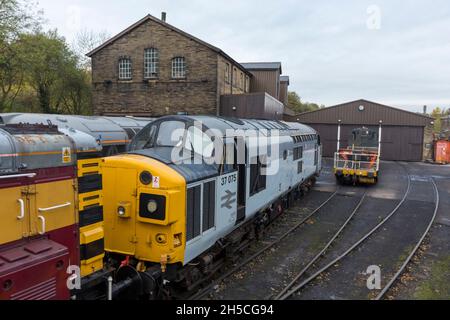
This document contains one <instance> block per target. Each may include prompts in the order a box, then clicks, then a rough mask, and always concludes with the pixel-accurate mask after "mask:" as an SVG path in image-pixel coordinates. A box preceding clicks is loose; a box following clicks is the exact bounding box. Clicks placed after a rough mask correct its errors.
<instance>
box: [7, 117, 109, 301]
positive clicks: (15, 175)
mask: <svg viewBox="0 0 450 320" xmlns="http://www.w3.org/2000/svg"><path fill="white" fill-rule="evenodd" d="M101 150H102V147H101V145H100V144H99V143H98V141H96V139H95V138H93V137H92V136H90V135H88V134H85V133H83V132H80V131H77V130H75V129H58V128H57V127H56V126H54V125H29V124H9V125H1V126H0V202H1V204H2V209H1V212H0V219H1V232H0V300H4V299H12V300H34V299H36V300H43V299H69V297H70V292H69V289H68V287H67V284H66V281H67V277H68V274H67V268H69V267H70V266H73V265H74V266H77V267H78V268H81V274H83V276H87V275H89V274H91V273H94V272H95V271H98V270H100V269H102V268H103V257H104V251H103V248H102V247H101V244H102V241H103V225H102V220H103V218H102V192H101V188H102V182H101V175H100V161H101ZM78 214H79V215H78ZM99 249H101V250H99ZM80 277H81V275H80Z"/></svg>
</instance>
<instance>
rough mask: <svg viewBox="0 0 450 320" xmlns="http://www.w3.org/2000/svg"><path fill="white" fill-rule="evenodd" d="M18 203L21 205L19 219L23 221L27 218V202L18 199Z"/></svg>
mask: <svg viewBox="0 0 450 320" xmlns="http://www.w3.org/2000/svg"><path fill="white" fill-rule="evenodd" d="M17 202H19V204H20V215H19V216H17V219H18V220H22V219H23V218H25V202H24V201H23V200H22V199H17Z"/></svg>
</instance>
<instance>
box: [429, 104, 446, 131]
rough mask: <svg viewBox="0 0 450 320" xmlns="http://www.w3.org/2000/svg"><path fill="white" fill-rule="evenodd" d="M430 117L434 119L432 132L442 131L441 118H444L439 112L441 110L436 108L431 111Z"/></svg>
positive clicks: (441, 112)
mask: <svg viewBox="0 0 450 320" xmlns="http://www.w3.org/2000/svg"><path fill="white" fill-rule="evenodd" d="M431 116H432V117H433V118H434V132H435V133H440V132H441V131H442V120H441V118H442V117H443V116H444V112H443V111H442V110H441V108H439V107H436V108H434V109H433V112H432V113H431Z"/></svg>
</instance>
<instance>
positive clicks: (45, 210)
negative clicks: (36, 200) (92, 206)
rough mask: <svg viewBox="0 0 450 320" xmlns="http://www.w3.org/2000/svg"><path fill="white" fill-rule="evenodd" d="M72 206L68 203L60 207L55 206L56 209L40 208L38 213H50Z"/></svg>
mask: <svg viewBox="0 0 450 320" xmlns="http://www.w3.org/2000/svg"><path fill="white" fill-rule="evenodd" d="M71 204H72V203H70V202H67V203H64V204H61V205H59V206H54V207H49V208H39V209H38V211H39V212H48V211H52V210H56V209H61V208H65V207H68V206H70V205H71Z"/></svg>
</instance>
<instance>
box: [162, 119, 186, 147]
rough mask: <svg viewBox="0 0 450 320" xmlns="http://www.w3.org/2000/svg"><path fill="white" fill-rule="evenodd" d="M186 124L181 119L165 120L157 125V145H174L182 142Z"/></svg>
mask: <svg viewBox="0 0 450 320" xmlns="http://www.w3.org/2000/svg"><path fill="white" fill-rule="evenodd" d="M185 127H186V125H185V123H184V122H182V121H165V122H162V123H161V124H160V125H159V131H158V137H157V138H156V144H157V145H158V146H159V147H176V146H180V143H182V142H183V136H184V129H185Z"/></svg>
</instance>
